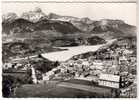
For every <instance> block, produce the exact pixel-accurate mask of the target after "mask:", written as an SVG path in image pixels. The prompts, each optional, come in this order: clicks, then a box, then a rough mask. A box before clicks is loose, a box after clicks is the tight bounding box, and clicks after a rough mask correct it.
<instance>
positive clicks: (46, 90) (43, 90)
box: [14, 80, 111, 98]
mask: <svg viewBox="0 0 139 100" xmlns="http://www.w3.org/2000/svg"><path fill="white" fill-rule="evenodd" d="M72 82H73V83H72ZM78 82H79V81H78V80H77V81H76V80H71V81H70V82H60V81H49V82H46V83H45V84H34V85H28V84H27V85H23V86H21V87H19V88H18V89H17V90H16V95H15V96H14V97H19V98H23V97H48V98H89V97H93V98H96V97H99V98H100V97H110V96H111V95H110V94H111V89H106V88H101V87H100V88H99V90H100V89H101V90H102V91H100V92H99V91H97V90H98V87H95V86H91V84H90V85H81V84H82V83H83V84H85V83H87V84H88V82H87V81H84V82H83V81H80V83H81V84H74V83H78ZM64 84H68V85H69V84H70V86H72V85H73V86H74V85H77V88H76V87H73V88H71V87H69V86H64ZM84 87H88V89H89V87H92V88H90V89H89V90H87V89H86V90H84V89H83V88H84ZM91 89H92V90H91Z"/></svg>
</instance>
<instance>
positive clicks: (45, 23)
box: [2, 18, 81, 34]
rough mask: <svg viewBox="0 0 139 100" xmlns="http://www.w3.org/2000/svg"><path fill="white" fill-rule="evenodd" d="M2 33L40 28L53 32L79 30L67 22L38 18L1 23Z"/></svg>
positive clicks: (31, 30) (38, 29) (71, 32)
mask: <svg viewBox="0 0 139 100" xmlns="http://www.w3.org/2000/svg"><path fill="white" fill-rule="evenodd" d="M2 29H3V33H5V34H10V33H13V34H14V33H24V32H34V31H41V30H52V31H55V32H60V33H64V34H68V33H70V34H73V33H75V32H81V31H80V30H79V29H77V28H76V27H75V26H73V25H72V24H71V23H69V22H63V21H54V20H46V19H44V20H40V21H38V22H36V23H33V22H30V21H28V20H26V19H21V18H19V19H16V20H14V21H11V22H9V23H5V22H3V23H2Z"/></svg>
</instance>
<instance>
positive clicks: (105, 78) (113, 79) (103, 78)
mask: <svg viewBox="0 0 139 100" xmlns="http://www.w3.org/2000/svg"><path fill="white" fill-rule="evenodd" d="M119 82H120V76H118V75H112V74H100V77H99V81H98V83H99V85H100V86H106V87H111V88H119Z"/></svg>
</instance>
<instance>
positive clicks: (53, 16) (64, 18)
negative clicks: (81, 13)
mask: <svg viewBox="0 0 139 100" xmlns="http://www.w3.org/2000/svg"><path fill="white" fill-rule="evenodd" d="M48 18H49V19H51V20H60V21H68V22H70V21H72V20H79V18H77V17H72V16H61V15H58V14H55V13H50V14H49V15H48Z"/></svg>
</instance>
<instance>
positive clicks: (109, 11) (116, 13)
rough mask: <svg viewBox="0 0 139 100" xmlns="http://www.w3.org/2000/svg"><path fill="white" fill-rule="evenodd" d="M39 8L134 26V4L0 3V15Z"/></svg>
mask: <svg viewBox="0 0 139 100" xmlns="http://www.w3.org/2000/svg"><path fill="white" fill-rule="evenodd" d="M35 7H40V8H41V9H42V11H43V12H44V13H46V14H49V13H51V12H52V13H56V14H60V15H66V16H74V17H79V18H82V17H89V18H90V19H92V20H100V19H120V20H123V21H125V22H126V23H128V24H131V25H136V3H36V2H35V3H29V2H28V3H15V2H14V3H12V2H10V3H2V14H6V13H8V12H15V13H16V14H17V15H18V16H20V15H21V14H22V13H23V12H26V11H30V10H33V9H34V8H35Z"/></svg>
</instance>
